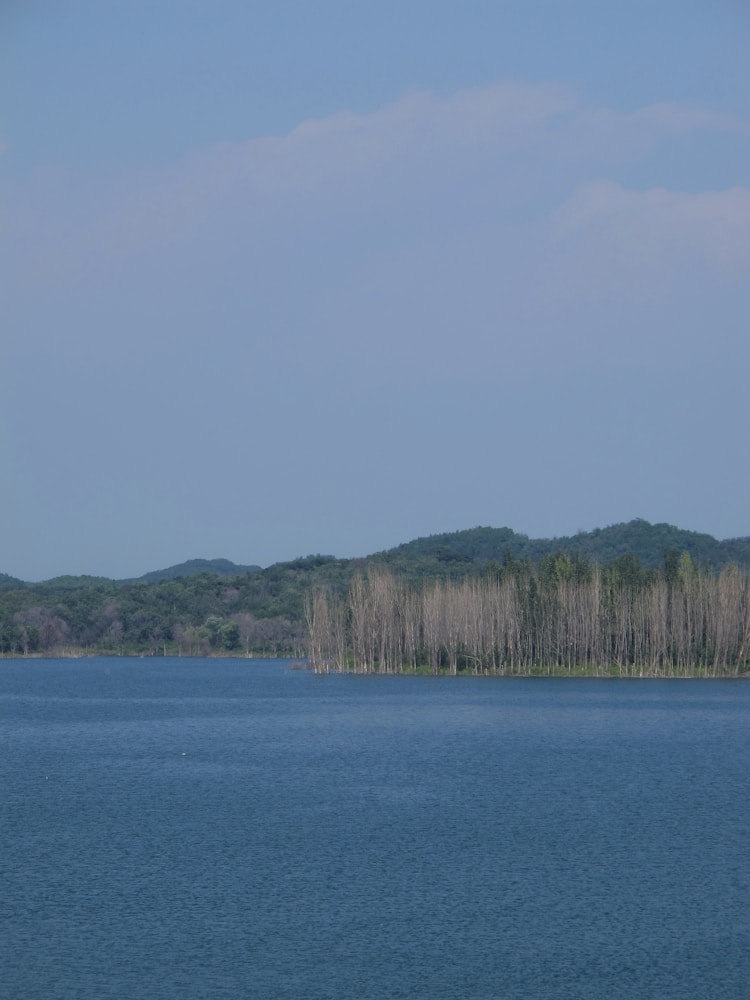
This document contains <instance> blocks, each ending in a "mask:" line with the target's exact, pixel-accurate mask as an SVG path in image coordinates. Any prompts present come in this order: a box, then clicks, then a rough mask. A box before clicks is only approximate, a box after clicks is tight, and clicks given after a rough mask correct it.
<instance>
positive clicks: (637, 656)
mask: <svg viewBox="0 0 750 1000" xmlns="http://www.w3.org/2000/svg"><path fill="white" fill-rule="evenodd" d="M306 623H307V629H308V643H309V646H308V651H309V656H310V660H311V663H312V666H313V668H314V669H315V670H318V671H330V670H339V671H344V670H346V671H357V672H364V673H370V672H379V673H400V672H404V671H419V670H429V671H430V672H432V673H436V674H437V673H449V674H457V673H461V672H466V673H472V674H509V675H524V674H532V673H534V674H539V673H542V674H545V673H547V674H566V673H571V674H572V673H590V674H615V675H619V676H637V677H645V676H650V677H664V676H694V675H699V676H736V675H738V674H740V673H742V672H744V671H746V670H750V585H749V582H748V573H747V572H746V571H742V570H740V569H738V568H737V567H736V566H729V567H727V568H725V569H723V570H722V571H721V572H720V573H719V574H718V575H716V574H714V573H712V572H710V571H709V570H705V569H700V568H698V567H697V566H696V565H695V564H694V563H693V562H692V561H691V560H690V558H689V556H687V555H684V556H683V557H682V559H681V560H679V561H678V560H673V561H672V564H671V566H670V565H669V564H668V565H667V566H666V568H665V570H664V571H653V570H651V571H645V570H642V569H641V568H640V566H639V564H638V562H637V560H635V559H632V558H630V557H622V558H620V559H619V560H617V561H616V565H610V566H604V567H601V566H591V565H589V564H587V563H585V562H583V561H581V560H577V559H576V558H575V557H573V558H570V557H567V556H565V555H557V556H555V557H551V558H550V559H548V560H545V562H544V563H542V564H541V565H540V566H538V567H531V566H529V565H527V564H516V565H511V566H506V567H504V568H502V569H499V570H498V571H497V572H494V573H490V574H488V575H487V576H485V577H484V578H472V577H467V578H466V579H463V580H460V581H455V580H454V581H445V580H443V581H440V580H437V581H430V582H428V583H422V584H409V583H407V582H405V581H404V580H403V579H400V578H399V577H397V576H394V575H393V574H392V573H391V572H389V571H388V570H385V569H382V568H380V569H371V570H369V571H368V572H367V574H366V575H358V576H356V577H355V578H354V580H353V581H352V583H351V586H350V587H349V591H348V594H347V595H346V597H344V598H341V597H337V596H336V595H334V594H332V593H331V592H326V591H325V590H322V589H318V590H316V591H315V592H314V593H312V594H311V595H309V597H308V600H307V604H306Z"/></svg>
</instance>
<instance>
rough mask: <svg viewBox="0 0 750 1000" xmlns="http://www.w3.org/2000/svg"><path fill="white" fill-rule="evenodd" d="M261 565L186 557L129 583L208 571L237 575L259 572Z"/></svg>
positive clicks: (169, 578) (167, 578)
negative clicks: (182, 560)
mask: <svg viewBox="0 0 750 1000" xmlns="http://www.w3.org/2000/svg"><path fill="white" fill-rule="evenodd" d="M262 568H263V567H262V566H239V565H238V564H237V563H233V562H232V561H231V560H229V559H188V560H187V562H183V563H178V564H177V565H176V566H169V567H167V569H157V570H154V571H153V572H151V573H144V574H143V576H139V577H136V579H135V580H132V581H128V582H129V583H135V582H138V583H161V581H162V580H177V579H179V578H180V577H182V576H195V575H196V574H197V573H209V574H211V575H212V576H237V575H238V574H239V573H260V572H261V571H262Z"/></svg>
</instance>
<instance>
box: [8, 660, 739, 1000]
mask: <svg viewBox="0 0 750 1000" xmlns="http://www.w3.org/2000/svg"><path fill="white" fill-rule="evenodd" d="M749 723H750V684H748V683H747V682H743V681H656V680H648V681H646V680H643V681H638V680H630V681H615V680H541V679H503V678H426V677H425V678H415V677H362V676H338V675H327V676H316V675H314V674H311V673H308V672H307V671H295V670H292V669H290V665H289V664H288V663H284V662H270V661H265V662H264V661H253V660H200V659H196V660H188V659H173V660H170V659H166V660H164V659H157V660H119V659H115V660H103V659H102V660H96V659H94V660H66V661H62V660H57V661H55V660H47V661H40V660H30V661H0V796H1V798H0V818H1V820H2V823H1V828H0V844H2V848H1V850H2V854H1V855H0V857H1V859H2V860H1V861H0V997H3V998H13V1000H20V998H40V1000H56V998H65V1000H67V998H77V1000H78V998H80V1000H84V998H85V1000H89V998H91V1000H106V998H114V997H117V998H120V997H122V998H160V1000H161V998H167V1000H172V998H174V1000H178V998H179V1000H191V998H225V997H226V998H228V997H232V998H233V997H251V998H256V997H257V998H264V1000H265V998H269V1000H273V998H280V1000H281V998H304V1000H318V998H320V1000H322V998H343V1000H360V998H361V1000H365V998H377V1000H381V998H383V1000H384V998H425V1000H427V998H429V1000H442V998H445V1000H448V998H451V1000H453V998H469V1000H481V998H493V1000H495V998H519V1000H521V998H524V1000H526V998H534V1000H557V998H576V1000H585V998H592V1000H593V998H596V1000H603V998H609V1000H612V998H626V997H627V998H638V1000H642V998H655V1000H656V998H658V1000H672V998H674V1000H677V998H680V1000H683V998H684V1000H712V998H717V1000H718V998H721V1000H728V998H737V1000H740V998H741V1000H748V998H749V997H750V798H749V796H748V792H749V791H750V725H749Z"/></svg>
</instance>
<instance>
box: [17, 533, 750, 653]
mask: <svg viewBox="0 0 750 1000" xmlns="http://www.w3.org/2000/svg"><path fill="white" fill-rule="evenodd" d="M560 553H567V557H568V560H569V564H570V565H571V567H572V566H573V564H574V563H575V568H574V571H575V572H576V573H578V574H580V573H583V574H584V575H585V573H586V572H587V571H586V567H587V566H590V565H591V564H594V563H599V564H602V565H604V566H606V567H608V574H609V576H608V579H610V580H611V581H614V582H616V581H617V580H618V579H621V580H627V581H628V582H629V585H630V584H633V583H635V584H637V583H638V581H640V580H643V581H647V578H648V576H649V574H659V573H662V575H664V573H666V574H667V575H669V574H672V575H674V572H676V567H677V564H678V562H679V561H680V559H682V560H683V561H684V560H685V559H688V557H689V559H688V563H689V565H692V566H694V567H700V568H701V569H703V570H706V571H708V572H714V573H716V572H719V571H720V570H721V569H722V568H723V567H725V566H727V565H728V564H730V563H736V564H737V565H738V566H739V567H740V568H741V569H742V571H743V572H744V573H745V574H747V573H748V571H750V538H744V539H733V540H731V541H725V542H719V541H717V540H716V539H714V538H712V537H711V536H709V535H702V534H698V533H696V532H691V531H682V530H680V529H678V528H674V527H671V526H670V525H666V524H657V525H651V524H648V523H647V522H646V521H631V522H629V523H628V524H621V525H615V526H613V527H609V528H602V529H598V530H596V531H591V532H581V533H579V534H577V535H574V536H572V537H570V538H555V539H536V540H535V539H530V538H528V537H527V536H525V535H520V534H517V533H516V532H514V531H511V530H510V529H509V528H473V529H471V530H469V531H458V532H454V533H451V534H444V535H433V536H430V537H428V538H419V539H416V540H414V541H412V542H409V543H407V544H404V545H399V546H398V547H397V548H394V549H391V550H389V551H386V552H380V553H375V554H374V555H371V556H367V557H363V558H359V559H336V558H334V557H333V556H320V555H318V556H307V557H306V558H303V559H296V560H293V561H291V562H286V563H276V564H274V565H273V566H269V567H267V568H266V569H260V568H259V567H257V566H238V565H236V564H234V563H231V562H229V560H224V559H218V560H202V559H194V560H191V561H189V562H186V563H181V564H180V565H178V566H173V567H170V568H168V569H165V570H159V571H156V572H153V573H147V574H145V575H144V576H143V577H141V578H139V579H137V580H108V579H106V578H103V577H93V576H84V577H75V576H61V577H56V578H55V579H52V580H47V581H45V582H43V583H35V584H32V583H24V582H22V581H20V580H16V579H14V578H13V577H10V576H7V575H0V655H11V656H13V655H19V654H22V655H25V654H31V653H35V654H40V653H50V654H52V653H54V654H60V653H65V652H76V651H88V652H100V653H120V654H122V653H131V654H132V653H149V654H154V653H164V654H167V653H182V654H196V655H206V654H207V653H212V652H226V653H242V652H245V653H248V652H255V653H264V654H270V655H291V656H301V655H304V653H305V651H306V645H307V627H306V622H305V599H306V596H307V595H310V594H311V593H312V592H313V591H318V592H320V590H321V588H322V589H323V590H325V592H327V593H329V594H331V595H332V596H337V597H339V598H344V597H345V595H346V594H347V592H348V589H349V586H350V584H351V582H352V580H353V579H354V578H355V575H356V574H357V573H358V572H363V571H366V570H367V569H368V567H370V566H382V567H384V568H387V569H389V570H390V571H392V573H393V574H395V575H396V576H398V577H399V578H401V579H402V580H403V581H404V583H408V584H409V585H422V584H423V583H425V582H428V581H430V580H443V581H446V582H449V581H452V582H457V581H461V580H462V579H464V578H466V577H467V576H474V577H483V578H490V577H493V578H495V579H498V578H500V577H501V576H503V575H507V574H508V573H511V574H518V573H519V572H521V573H523V567H539V572H540V573H542V575H544V574H547V575H549V572H548V571H549V570H551V571H552V572H553V575H554V572H556V569H555V565H554V564H555V560H556V559H557V557H558V555H559V554H560ZM545 567H547V568H546V569H545ZM571 571H573V570H571ZM535 572H536V570H535Z"/></svg>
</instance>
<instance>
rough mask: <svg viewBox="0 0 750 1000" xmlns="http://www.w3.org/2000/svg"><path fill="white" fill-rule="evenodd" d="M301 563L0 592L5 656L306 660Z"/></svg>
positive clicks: (305, 583)
mask: <svg viewBox="0 0 750 1000" xmlns="http://www.w3.org/2000/svg"><path fill="white" fill-rule="evenodd" d="M312 572H313V569H312V568H311V566H310V564H309V563H308V562H305V563H304V564H303V565H302V566H301V567H300V568H294V566H293V565H292V564H288V565H286V566H276V567H272V568H270V569H269V570H266V571H264V573H263V574H260V573H246V574H240V575H237V576H232V577H223V576H217V575H213V574H212V575H209V574H199V575H196V576H189V577H184V578H180V579H165V580H163V581H161V582H157V583H140V582H136V583H124V584H123V583H117V582H115V581H107V580H104V581H102V580H91V579H90V580H88V581H80V580H79V581H78V583H77V585H76V583H75V580H74V578H67V579H65V578H62V579H60V580H58V581H50V582H49V583H45V584H27V585H25V586H23V587H17V588H7V589H4V590H0V654H1V655H5V656H28V655H51V656H64V655H68V654H70V653H99V654H102V655H133V654H146V655H150V656H154V655H185V656H193V655H194V656H206V655H219V654H233V655H243V654H244V655H247V654H256V655H264V656H295V657H299V656H303V655H304V652H305V647H306V632H305V627H304V618H303V614H302V606H303V599H304V598H303V594H304V592H305V590H306V589H308V587H309V581H310V576H311V574H312Z"/></svg>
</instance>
